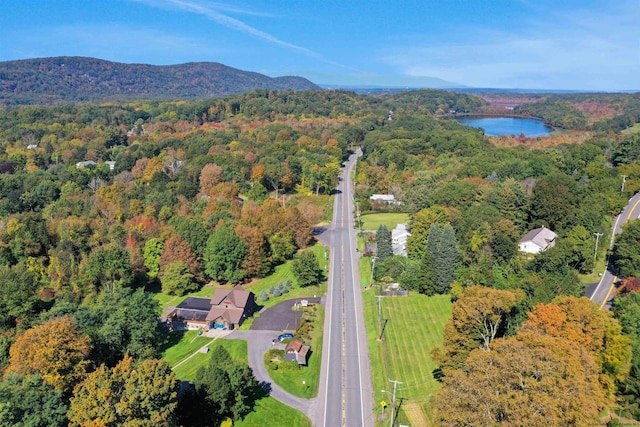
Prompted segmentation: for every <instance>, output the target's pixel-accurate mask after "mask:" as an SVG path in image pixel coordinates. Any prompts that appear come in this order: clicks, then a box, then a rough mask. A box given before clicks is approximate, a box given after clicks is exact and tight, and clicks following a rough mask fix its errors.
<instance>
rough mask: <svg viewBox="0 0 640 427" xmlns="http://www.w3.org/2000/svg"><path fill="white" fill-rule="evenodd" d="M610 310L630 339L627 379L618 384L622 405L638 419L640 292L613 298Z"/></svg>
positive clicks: (639, 411)
mask: <svg viewBox="0 0 640 427" xmlns="http://www.w3.org/2000/svg"><path fill="white" fill-rule="evenodd" d="M612 311H613V314H614V317H615V318H616V319H618V322H619V323H620V327H621V328H622V332H623V333H624V334H626V335H627V336H628V337H629V338H630V339H631V352H632V356H631V368H630V370H629V375H628V377H627V379H626V380H625V381H624V382H622V383H620V384H619V385H618V395H619V396H620V397H621V401H622V407H623V408H624V409H625V410H626V411H628V412H629V413H631V415H632V416H633V417H634V418H635V419H638V418H640V408H639V407H638V404H637V402H638V398H639V397H640V293H639V292H637V291H634V292H630V293H628V294H627V295H624V296H618V297H616V298H615V299H614V300H613V306H612Z"/></svg>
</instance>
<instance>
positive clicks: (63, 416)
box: [0, 373, 67, 427]
mask: <svg viewBox="0 0 640 427" xmlns="http://www.w3.org/2000/svg"><path fill="white" fill-rule="evenodd" d="M65 425H67V405H66V403H65V400H64V397H63V394H62V392H61V391H56V390H54V388H53V387H52V386H50V385H49V384H47V383H46V382H45V381H43V380H42V377H41V376H40V375H37V374H36V375H30V376H27V377H23V376H21V375H18V374H15V373H13V374H9V375H7V376H6V377H5V378H4V379H3V380H2V382H0V427H15V426H31V427H58V426H60V427H63V426H65Z"/></svg>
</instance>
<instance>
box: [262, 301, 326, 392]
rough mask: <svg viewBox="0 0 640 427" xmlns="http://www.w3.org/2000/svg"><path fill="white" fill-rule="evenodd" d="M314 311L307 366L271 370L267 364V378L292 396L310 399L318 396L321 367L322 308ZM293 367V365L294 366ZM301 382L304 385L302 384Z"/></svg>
mask: <svg viewBox="0 0 640 427" xmlns="http://www.w3.org/2000/svg"><path fill="white" fill-rule="evenodd" d="M314 307H315V309H316V312H315V315H314V319H313V324H314V328H313V331H311V333H310V335H311V341H310V342H308V343H307V344H309V345H310V346H311V351H312V353H311V355H310V357H309V365H308V366H306V367H290V366H292V365H289V363H287V365H288V367H287V368H286V369H275V370H274V369H271V368H270V367H269V364H268V363H266V362H267V361H265V364H266V366H267V367H268V368H269V376H270V377H271V379H272V380H273V381H274V382H275V383H276V384H278V385H279V386H280V387H282V388H283V389H285V390H286V391H288V392H289V393H291V394H293V395H294V396H298V397H304V398H306V399H310V398H312V397H315V396H316V395H317V394H318V384H319V380H320V367H321V365H322V363H321V362H322V326H323V324H324V307H322V306H321V305H320V304H317V305H315V306H314ZM294 366H295V365H294ZM302 381H304V382H305V384H302Z"/></svg>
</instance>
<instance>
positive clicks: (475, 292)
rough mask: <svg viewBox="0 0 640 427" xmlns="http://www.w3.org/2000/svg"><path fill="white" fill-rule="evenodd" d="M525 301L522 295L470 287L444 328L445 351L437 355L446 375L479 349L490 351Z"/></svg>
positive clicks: (439, 351)
mask: <svg viewBox="0 0 640 427" xmlns="http://www.w3.org/2000/svg"><path fill="white" fill-rule="evenodd" d="M523 297H524V295H522V293H521V292H511V291H503V290H497V289H492V288H486V287H483V286H470V287H468V288H467V289H465V290H464V293H463V294H462V296H461V297H460V298H459V299H458V300H457V301H456V302H454V303H453V308H452V316H451V318H450V319H449V320H447V323H446V324H445V327H444V342H443V344H442V349H440V350H438V351H436V352H435V353H434V356H436V357H435V358H436V359H437V362H439V363H440V368H441V369H442V370H443V371H445V373H446V372H447V370H448V369H453V368H457V367H459V366H461V365H462V364H463V363H464V362H465V360H466V358H467V356H468V355H469V353H470V352H471V351H473V350H474V349H476V348H481V349H483V350H484V351H488V350H489V349H490V348H491V343H492V342H493V341H494V340H495V339H496V338H499V337H501V336H503V335H504V333H505V331H506V330H507V326H508V325H507V324H506V321H507V318H508V315H509V313H510V312H511V310H512V309H513V308H514V307H516V305H517V304H518V302H519V301H520V300H521V299H522V298H523Z"/></svg>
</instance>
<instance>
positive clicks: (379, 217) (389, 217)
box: [360, 212, 409, 230]
mask: <svg viewBox="0 0 640 427" xmlns="http://www.w3.org/2000/svg"><path fill="white" fill-rule="evenodd" d="M360 219H361V220H362V229H363V230H377V229H378V227H380V226H381V225H386V226H387V228H388V229H389V230H393V229H394V228H395V227H396V225H398V224H402V223H404V222H409V214H407V213H398V212H382V213H373V214H366V215H362V216H361V217H360Z"/></svg>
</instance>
